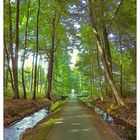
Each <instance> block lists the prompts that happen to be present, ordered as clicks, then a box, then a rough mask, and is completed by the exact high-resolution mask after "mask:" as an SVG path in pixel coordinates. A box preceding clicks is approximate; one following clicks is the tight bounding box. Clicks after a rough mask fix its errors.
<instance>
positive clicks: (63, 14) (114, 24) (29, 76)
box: [4, 0, 136, 105]
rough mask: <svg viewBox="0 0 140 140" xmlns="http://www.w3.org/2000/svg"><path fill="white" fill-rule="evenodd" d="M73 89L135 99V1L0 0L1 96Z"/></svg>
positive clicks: (29, 95) (57, 93)
mask: <svg viewBox="0 0 140 140" xmlns="http://www.w3.org/2000/svg"><path fill="white" fill-rule="evenodd" d="M75 51H77V52H78V54H77V55H76V64H72V62H71V58H72V55H74V52H75ZM72 89H73V90H74V91H75V93H80V94H87V95H90V96H97V97H101V99H103V98H104V97H105V96H113V97H114V100H115V101H116V102H117V104H119V105H124V103H123V100H122V98H123V97H126V96H135V95H136V2H135V0H127V1H124V0H115V1H114V0H101V1H95V0H89V1H86V0H76V1H75V0H72V1H68V0H65V1H60V0H53V1H52V0H48V1H45V0H24V1H23V0H17V1H15V0H4V95H5V96H12V97H13V98H22V97H23V98H25V99H26V98H32V99H33V100H35V99H36V98H37V97H47V98H48V99H51V97H52V96H60V95H66V94H69V93H71V90H72Z"/></svg>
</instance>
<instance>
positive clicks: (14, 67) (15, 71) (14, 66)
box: [8, 0, 19, 98]
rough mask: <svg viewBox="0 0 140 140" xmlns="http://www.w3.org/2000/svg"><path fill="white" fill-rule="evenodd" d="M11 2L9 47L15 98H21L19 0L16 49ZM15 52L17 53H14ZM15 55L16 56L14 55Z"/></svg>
mask: <svg viewBox="0 0 140 140" xmlns="http://www.w3.org/2000/svg"><path fill="white" fill-rule="evenodd" d="M8 3H9V47H10V52H11V60H12V70H13V79H14V87H15V90H14V98H19V92H18V43H19V38H18V37H19V28H18V23H19V0H17V8H16V47H15V50H14V48H13V42H12V38H13V37H12V16H11V13H12V12H11V4H10V3H11V1H10V0H9V1H8ZM14 52H15V54H14ZM14 55H15V57H14Z"/></svg>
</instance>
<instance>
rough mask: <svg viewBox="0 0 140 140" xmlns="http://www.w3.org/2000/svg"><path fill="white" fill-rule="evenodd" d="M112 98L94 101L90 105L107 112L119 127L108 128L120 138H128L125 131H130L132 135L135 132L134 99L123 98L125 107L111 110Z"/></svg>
mask: <svg viewBox="0 0 140 140" xmlns="http://www.w3.org/2000/svg"><path fill="white" fill-rule="evenodd" d="M112 100H113V99H112V98H105V99H104V100H102V101H101V99H97V100H94V101H93V102H92V103H93V104H94V105H96V106H97V107H99V108H101V109H102V110H103V111H104V112H108V114H110V115H111V116H112V117H113V118H115V120H116V122H117V121H118V122H119V123H118V124H119V125H111V124H109V125H110V127H111V128H112V129H113V130H114V131H116V132H117V134H118V135H119V136H120V137H125V138H127V137H128V133H126V131H124V130H125V129H129V130H130V129H132V133H133V132H135V131H136V98H135V97H127V98H124V99H123V100H124V102H125V106H123V107H118V108H114V109H111V105H113V104H112Z"/></svg>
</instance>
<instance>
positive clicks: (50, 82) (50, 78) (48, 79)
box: [46, 14, 56, 100]
mask: <svg viewBox="0 0 140 140" xmlns="http://www.w3.org/2000/svg"><path fill="white" fill-rule="evenodd" d="M55 22H56V14H55V16H54V18H53V22H52V24H53V25H52V27H53V31H52V47H51V49H50V60H49V68H48V74H47V81H48V82H47V83H48V88H47V92H46V97H47V98H48V99H50V100H51V87H52V76H53V63H54V53H55Z"/></svg>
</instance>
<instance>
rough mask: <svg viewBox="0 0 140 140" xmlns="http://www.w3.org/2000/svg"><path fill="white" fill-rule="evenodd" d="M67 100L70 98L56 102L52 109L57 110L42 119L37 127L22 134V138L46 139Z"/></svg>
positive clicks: (22, 139) (31, 139)
mask: <svg viewBox="0 0 140 140" xmlns="http://www.w3.org/2000/svg"><path fill="white" fill-rule="evenodd" d="M67 102H68V100H65V101H59V102H55V104H53V106H52V109H55V111H53V112H52V113H51V115H50V116H48V118H46V119H44V120H42V121H41V122H40V123H39V124H38V125H37V126H36V127H35V128H33V129H30V130H29V131H26V132H25V133H24V134H22V135H21V138H20V140H46V137H47V135H48V133H49V132H50V130H51V128H52V127H53V126H54V125H55V122H56V120H57V119H58V118H59V114H60V112H61V110H62V108H63V107H64V106H65V105H66V103H67ZM58 107H59V108H58Z"/></svg>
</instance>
